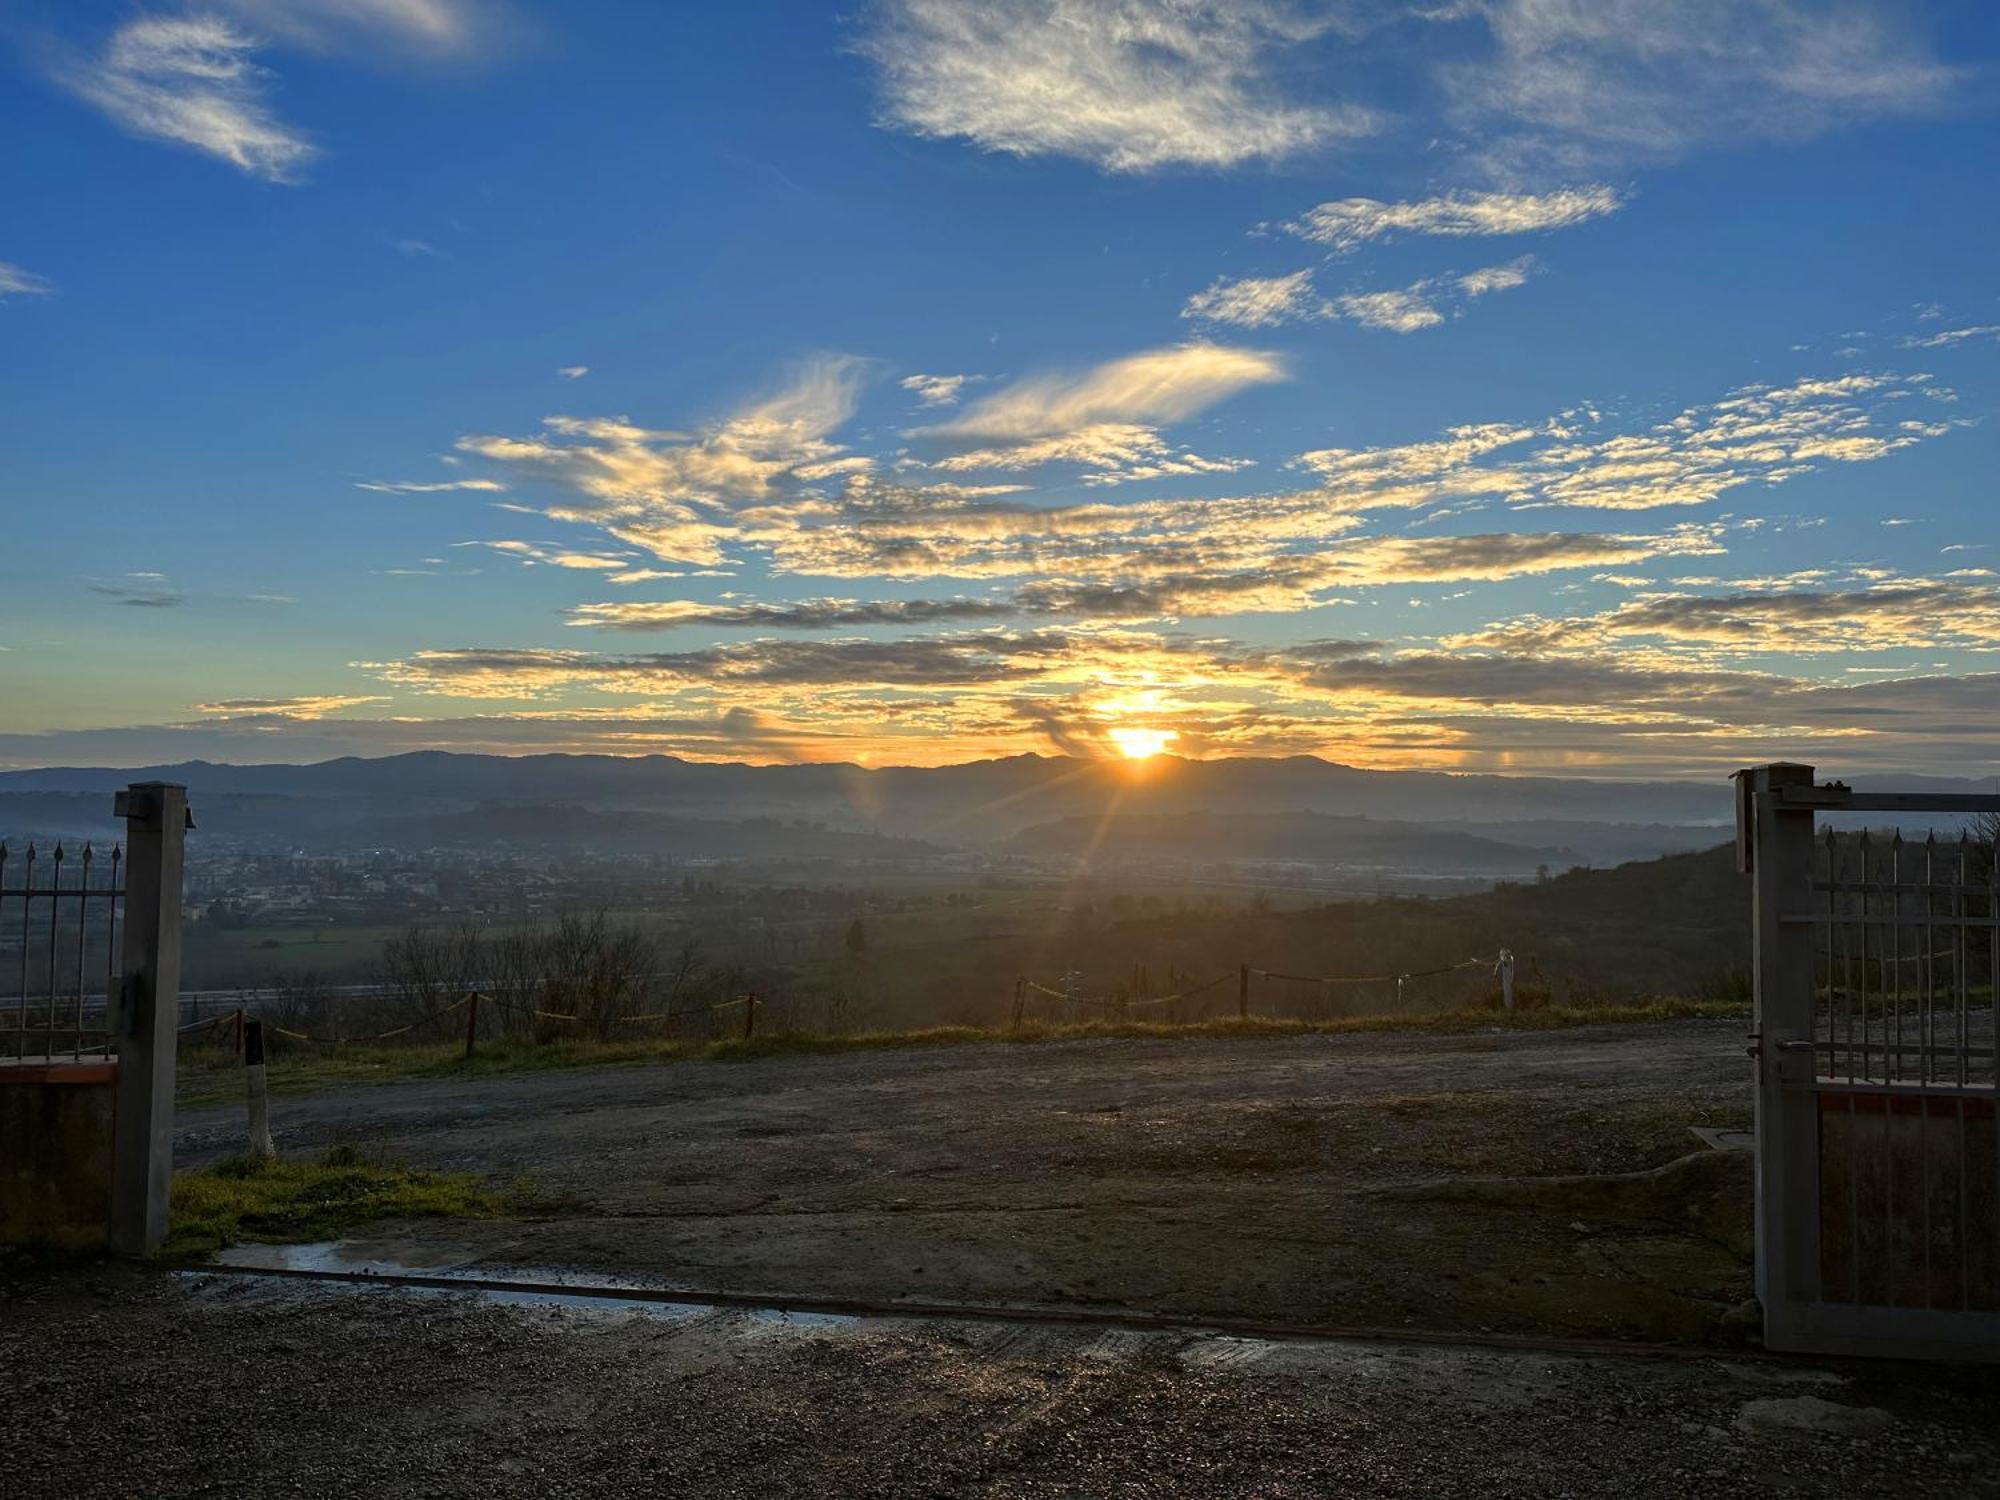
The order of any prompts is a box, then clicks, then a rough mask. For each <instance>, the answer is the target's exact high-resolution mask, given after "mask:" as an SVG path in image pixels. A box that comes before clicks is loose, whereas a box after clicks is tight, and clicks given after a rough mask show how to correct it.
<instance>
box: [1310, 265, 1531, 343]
mask: <svg viewBox="0 0 2000 1500" xmlns="http://www.w3.org/2000/svg"><path fill="white" fill-rule="evenodd" d="M1534 271H1535V260H1534V257H1533V256H1529V255H1524V256H1522V257H1520V259H1518V260H1512V261H1508V262H1507V263H1506V264H1504V265H1498V266H1484V267H1482V268H1480V269H1479V270H1476V271H1468V272H1466V273H1464V274H1463V275H1458V274H1453V275H1447V276H1432V277H1428V278H1426V279H1425V280H1423V281H1417V282H1412V283H1411V284H1410V285H1409V286H1406V287H1396V288H1390V289H1387V290H1383V291H1374V292H1347V293H1343V294H1342V295H1340V296H1338V297H1335V298H1334V299H1333V302H1332V312H1333V313H1334V314H1335V315H1337V316H1339V317H1343V318H1346V319H1348V320H1349V321H1350V322H1354V323H1359V324H1361V325H1362V326H1363V327H1365V328H1384V329H1387V330H1389V331H1390V332H1392V333H1417V332H1419V331H1421V330H1423V329H1425V328H1436V327H1438V326H1439V325H1440V324H1442V323H1443V322H1445V320H1446V319H1447V317H1449V316H1453V315H1455V314H1456V313H1457V311H1458V310H1459V309H1460V308H1461V307H1463V305H1464V304H1465V303H1466V302H1467V301H1469V300H1470V299H1472V298H1474V297H1484V296H1486V295H1488V294H1489V293H1492V292H1504V291H1511V290H1512V289H1513V288H1515V287H1518V286H1522V285H1525V284H1526V282H1527V280H1528V278H1529V277H1530V276H1531V275H1533V274H1534Z"/></svg>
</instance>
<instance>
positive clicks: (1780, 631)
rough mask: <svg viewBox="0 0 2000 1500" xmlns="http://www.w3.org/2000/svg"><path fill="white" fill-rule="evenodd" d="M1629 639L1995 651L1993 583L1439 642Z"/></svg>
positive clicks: (1752, 604) (1737, 647) (1865, 591)
mask: <svg viewBox="0 0 2000 1500" xmlns="http://www.w3.org/2000/svg"><path fill="white" fill-rule="evenodd" d="M1629 640H1652V641H1655V642H1658V643H1660V644H1662V645H1668V646H1699V647H1701V648H1704V650H1705V651H1707V652H1710V653H1713V652H1715V651H1718V650H1726V651H1730V652H1736V653H1741V654H1747V655H1755V656H1766V655H1771V654H1775V653H1781V652H1782V653H1787V654H1793V655H1808V654H1816V653H1826V652H1851V651H1856V650H1880V649H1882V648H1885V647H1927V648H1931V649H1939V648H1945V647H1953V646H1970V647H1992V646H1996V645H2000V587H1996V586H1995V584H1994V582H1993V581H1992V578H1991V575H1979V576H1974V577H1969V578H1967V577H1949V578H1935V579H1907V580H1905V579H1896V580H1890V581H1886V582H1882V583H1878V584H1871V585H1869V586H1867V587H1864V588H1853V589H1814V588H1804V589H1773V590H1765V589H1751V590H1742V591H1738V592H1735V593H1725V594H1690V593H1668V594H1653V595H1647V596H1642V597H1640V598H1637V599H1634V600H1632V601H1630V602H1629V603H1625V604H1621V605H1619V606H1618V607H1617V608H1615V609H1611V610H1607V611H1605V612H1604V613H1602V614H1595V615H1584V616H1578V617H1574V618H1569V619H1562V620H1547V619H1541V618H1539V617H1534V616H1530V617H1528V618H1525V619H1521V620H1514V621H1509V622H1506V623H1504V624H1500V625H1495V626H1492V627H1490V628H1488V629H1485V630H1481V631H1476V632H1473V633H1471V634H1468V635H1465V636H1462V637H1455V638H1450V639H1447V641H1446V642H1445V644H1447V645H1459V646H1477V647H1487V648H1497V649H1503V650H1510V651H1539V652H1546V651H1552V650H1601V649H1603V648H1605V647H1607V646H1610V645H1612V644H1614V643H1616V642H1620V641H1629Z"/></svg>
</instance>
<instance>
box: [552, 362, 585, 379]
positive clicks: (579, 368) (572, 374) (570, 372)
mask: <svg viewBox="0 0 2000 1500" xmlns="http://www.w3.org/2000/svg"><path fill="white" fill-rule="evenodd" d="M589 373H590V366H589V365H564V366H563V367H562V368H561V369H559V370H557V371H556V374H558V375H560V376H561V377H562V378H563V379H564V380H581V379H583V377H584V376H586V375H588V374H589Z"/></svg>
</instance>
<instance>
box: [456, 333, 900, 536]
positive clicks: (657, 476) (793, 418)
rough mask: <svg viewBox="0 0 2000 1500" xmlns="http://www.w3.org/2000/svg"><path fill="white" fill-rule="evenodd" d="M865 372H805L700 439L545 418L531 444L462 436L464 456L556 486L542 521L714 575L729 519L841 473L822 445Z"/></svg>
mask: <svg viewBox="0 0 2000 1500" xmlns="http://www.w3.org/2000/svg"><path fill="white" fill-rule="evenodd" d="M866 372H867V365H866V362H865V361H863V360H860V359H856V358H853V357H851V356H842V355H836V356H827V357H824V358H820V359H815V360H810V361H807V362H806V363H804V364H803V365H801V366H800V367H799V368H798V369H797V370H796V371H795V372H794V374H793V377H792V380H791V382H790V383H789V384H788V385H787V386H786V387H785V388H784V389H783V390H781V391H780V392H779V393H778V394H776V395H774V396H772V397H770V398H768V399H766V400H764V401H761V402H757V403H755V404H753V405H751V406H749V407H746V408H744V409H742V410H740V411H738V412H737V413H736V414H735V415H733V416H730V417H728V418H726V419H724V420H723V421H720V422H717V423H715V424H713V425H712V426H710V427H709V428H708V429H706V430H705V431H703V432H700V433H690V432H683V431H675V430H664V429H652V428H646V427H641V426H639V425H637V424H636V423H634V422H632V421H630V420H628V419H626V418H624V417H568V416H558V417H549V418H547V419H545V420H544V422H543V424H542V425H543V428H544V431H543V432H542V433H541V434H539V435H536V436H532V437H505V436H497V435H488V434H471V435H468V436H466V437H462V438H460V439H459V440H458V444H457V446H458V449H459V451H460V452H462V453H467V454H471V455H474V456H476V457H479V458H484V459H488V460H490V461H492V462H495V463H499V464H503V465H506V466H508V467H510V468H513V469H515V470H518V471H519V472H521V473H523V474H525V475H528V476H531V477H533V478H535V479H538V480H543V481H547V482H552V483H555V484H559V485H561V486H563V487H564V488H565V489H567V490H568V491H569V492H570V495H571V498H570V499H569V500H568V501H566V502H565V503H564V504H562V505H560V506H556V507H553V508H551V510H550V512H549V514H550V515H552V516H555V517H557V518H558V519H564V520H583V521H591V522H595V523H597V524H600V525H606V526H608V527H609V528H610V529H611V530H612V531H613V533H614V534H615V535H617V536H618V537H620V538H621V539H622V540H625V541H629V542H632V543H634V544H635V545H638V546H642V547H645V548H646V549H647V550H649V551H651V552H653V553H654V554H655V555H656V556H659V557H663V558H669V559H672V560H675V561H680V562H690V563H696V564H703V565H710V566H712V565H714V564H715V563H718V562H720V561H722V559H723V554H722V551H721V541H722V539H723V538H724V537H725V536H726V535H728V534H729V533H730V532H731V531H732V530H733V529H734V528H733V526H731V525H730V524H729V522H728V517H727V512H728V510H729V509H730V508H731V507H733V506H737V505H741V504H743V503H745V502H754V501H763V500H768V499H771V498H773V497H774V496H775V495H776V494H777V493H778V489H779V486H780V485H781V483H783V482H785V481H788V480H791V481H799V480H804V481H807V482H810V481H811V480H812V479H813V478H814V477H815V476H818V477H822V478H823V477H830V476H831V475H832V474H835V473H838V472H840V470H839V469H837V468H832V467H829V466H831V465H837V464H839V463H840V462H841V460H842V459H843V458H848V457H851V455H848V454H847V450H846V449H845V448H844V447H843V446H842V445H841V444H838V443H835V442H833V441H832V440H831V437H830V434H832V433H833V432H835V431H837V430H838V429H839V428H840V427H841V426H842V425H844V424H845V423H846V422H847V420H848V419H849V418H850V417H851V416H852V415H853V414H854V407H855V402H856V400H857V399H858V394H859V388H860V383H861V381H862V379H863V378H864V377H865V375H866Z"/></svg>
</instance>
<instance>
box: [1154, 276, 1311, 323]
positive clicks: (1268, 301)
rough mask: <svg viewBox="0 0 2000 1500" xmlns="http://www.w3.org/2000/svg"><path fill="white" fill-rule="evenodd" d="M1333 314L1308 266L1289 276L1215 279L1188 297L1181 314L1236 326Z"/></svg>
mask: <svg viewBox="0 0 2000 1500" xmlns="http://www.w3.org/2000/svg"><path fill="white" fill-rule="evenodd" d="M1332 315H1333V308H1332V307H1331V306H1330V305H1329V304H1328V303H1327V301H1326V299H1325V298H1324V297H1321V296H1320V295H1319V294H1318V292H1316V291H1315V290H1314V289H1313V273H1312V272H1311V271H1310V270H1305V271H1294V272H1292V273H1291V274H1290V275H1289V276H1245V277H1242V278H1241V279H1239V280H1236V281H1229V280H1224V279H1217V280H1216V281H1215V282H1213V283H1212V284H1211V285H1209V286H1208V287H1207V288H1206V289H1204V290H1202V291H1199V292H1196V293H1195V294H1194V295H1193V296H1192V297H1190V298H1188V300H1187V306H1185V307H1183V308H1182V309H1181V316H1182V317H1184V318H1194V319H1197V320H1199V321H1201V322H1204V323H1233V324H1235V325H1236V326H1237V327H1239V328H1270V327H1274V326H1276V325H1277V324H1280V323H1294V322H1303V321H1307V320H1310V319H1314V318H1325V317H1331V316H1332Z"/></svg>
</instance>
